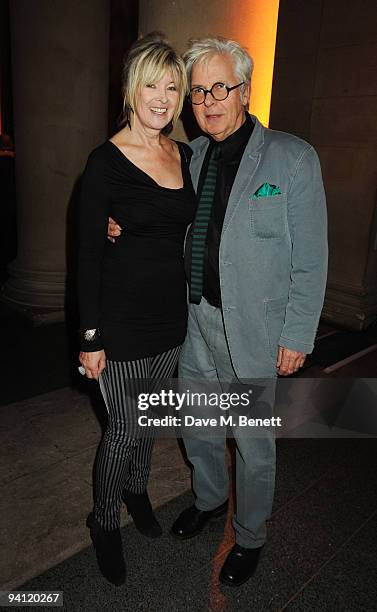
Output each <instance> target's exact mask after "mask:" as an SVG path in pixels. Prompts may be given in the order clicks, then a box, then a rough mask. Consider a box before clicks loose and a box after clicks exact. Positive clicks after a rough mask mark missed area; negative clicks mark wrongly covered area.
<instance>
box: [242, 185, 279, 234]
mask: <svg viewBox="0 0 377 612" xmlns="http://www.w3.org/2000/svg"><path fill="white" fill-rule="evenodd" d="M249 207H250V223H251V235H252V236H253V237H254V238H256V239H257V240H269V239H277V238H282V237H283V236H284V234H285V232H286V224H285V207H286V195H285V194H282V195H276V196H269V197H265V198H256V199H255V200H250V204H249Z"/></svg>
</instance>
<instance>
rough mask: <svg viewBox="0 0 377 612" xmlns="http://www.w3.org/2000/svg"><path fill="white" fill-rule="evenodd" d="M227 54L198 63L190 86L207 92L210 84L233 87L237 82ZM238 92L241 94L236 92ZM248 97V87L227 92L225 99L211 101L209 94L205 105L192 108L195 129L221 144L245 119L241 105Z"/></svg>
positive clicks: (246, 101) (193, 69) (194, 68)
mask: <svg viewBox="0 0 377 612" xmlns="http://www.w3.org/2000/svg"><path fill="white" fill-rule="evenodd" d="M239 82H240V81H239V78H238V77H237V76H236V74H235V72H234V67H233V60H232V58H231V57H230V55H220V54H216V55H213V56H212V57H211V58H210V59H209V60H208V61H206V60H204V61H201V62H200V61H199V62H197V63H195V64H194V65H193V67H192V72H191V87H203V88H204V89H211V87H212V85H213V84H214V83H224V84H225V85H227V86H228V87H233V85H237V84H238V83H239ZM240 89H241V93H240ZM249 96H250V88H249V86H248V85H243V86H242V87H241V88H238V89H234V90H233V91H231V92H229V96H228V97H227V98H226V99H225V100H221V101H218V100H215V99H214V98H213V97H212V95H211V94H207V95H206V99H205V102H204V103H203V104H199V105H195V104H193V105H192V109H193V111H194V115H195V118H196V120H197V122H198V124H199V127H200V128H201V129H202V130H203V132H206V133H207V134H210V135H211V136H212V137H213V138H214V139H215V140H217V141H221V140H224V139H225V138H227V137H228V136H230V134H233V132H235V131H236V130H238V128H239V127H241V125H242V124H243V122H244V120H245V106H247V104H248V101H249Z"/></svg>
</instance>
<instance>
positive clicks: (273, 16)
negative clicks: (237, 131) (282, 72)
mask: <svg viewBox="0 0 377 612" xmlns="http://www.w3.org/2000/svg"><path fill="white" fill-rule="evenodd" d="M232 13H233V12H232ZM278 13H279V0H244V1H243V2H239V3H237V10H235V11H234V14H233V15H232V23H231V24H229V30H230V31H231V32H232V35H233V37H234V38H235V39H236V40H237V41H238V42H240V43H241V44H242V45H243V46H244V47H247V49H248V51H249V53H250V54H251V56H252V57H253V59H254V66H255V67H254V73H253V80H252V90H251V101H250V111H251V112H252V113H253V114H254V115H256V116H257V117H258V119H259V120H260V121H261V122H262V123H263V125H265V126H266V127H267V126H268V122H269V118H270V105H271V90H272V77H273V72H274V57H275V45H276V32H277V23H278Z"/></svg>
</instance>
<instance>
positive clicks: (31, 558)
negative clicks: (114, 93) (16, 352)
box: [0, 388, 190, 590]
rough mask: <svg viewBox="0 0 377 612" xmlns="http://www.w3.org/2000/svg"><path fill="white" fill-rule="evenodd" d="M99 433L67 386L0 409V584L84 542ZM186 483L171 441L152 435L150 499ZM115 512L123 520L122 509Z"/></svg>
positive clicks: (7, 585)
mask: <svg viewBox="0 0 377 612" xmlns="http://www.w3.org/2000/svg"><path fill="white" fill-rule="evenodd" d="M100 437H101V427H100V424H99V422H98V420H97V418H96V416H95V413H94V411H93V408H92V406H91V402H90V400H89V398H88V396H87V395H83V394H80V393H78V392H77V391H74V390H72V389H69V388H65V389H61V390H59V391H54V392H52V393H47V394H45V395H41V396H38V397H34V398H32V399H30V400H24V401H22V402H18V403H14V404H11V405H10V406H2V407H1V408H0V485H1V498H0V525H1V527H0V555H1V557H0V559H1V561H0V590H1V589H3V590H4V589H11V588H14V587H16V586H18V585H20V584H21V583H22V582H24V581H25V580H27V579H28V578H31V577H32V576H35V575H37V574H39V573H41V572H43V571H44V570H46V569H47V568H49V567H51V565H55V564H56V563H58V562H60V561H62V560H63V559H66V558H67V557H69V556H70V555H73V554H74V553H76V552H77V551H79V550H81V549H82V548H84V547H85V546H88V545H89V543H90V541H89V537H88V530H87V529H86V528H85V518H86V516H87V514H88V512H89V511H90V510H91V506H92V487H91V482H92V466H93V461H94V457H95V453H96V449H97V446H98V442H99V440H100ZM189 487H190V471H189V469H188V467H187V466H186V465H185V463H184V461H183V458H182V454H181V452H180V450H179V447H178V445H177V442H176V441H175V440H173V439H170V440H158V441H157V443H156V447H155V451H154V455H153V466H152V473H151V478H150V487H149V492H150V496H151V499H152V501H153V503H154V505H156V506H157V505H161V504H163V503H165V502H166V501H168V500H170V499H172V498H173V497H176V496H177V495H180V494H181V493H182V492H184V491H186V490H187V489H188V488H189ZM122 518H123V523H126V522H127V521H128V520H129V517H128V515H127V514H126V512H124V514H123V517H122Z"/></svg>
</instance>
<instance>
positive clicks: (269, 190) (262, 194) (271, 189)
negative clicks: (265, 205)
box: [251, 183, 281, 200]
mask: <svg viewBox="0 0 377 612" xmlns="http://www.w3.org/2000/svg"><path fill="white" fill-rule="evenodd" d="M274 195H281V191H280V187H278V186H277V185H271V184H270V183H263V185H261V186H260V187H259V188H258V189H257V190H256V192H255V193H254V195H253V197H252V198H251V199H252V200H256V199H257V198H266V197H268V196H274Z"/></svg>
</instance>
